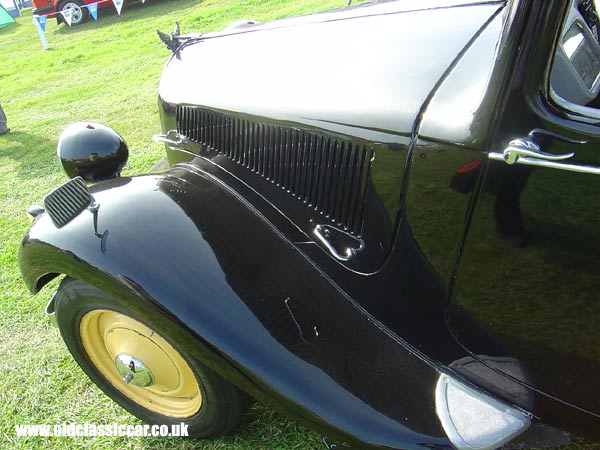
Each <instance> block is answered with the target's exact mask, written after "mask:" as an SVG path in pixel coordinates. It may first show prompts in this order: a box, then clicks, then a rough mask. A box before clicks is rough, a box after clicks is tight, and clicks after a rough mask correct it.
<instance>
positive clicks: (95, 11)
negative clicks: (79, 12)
mask: <svg viewBox="0 0 600 450" xmlns="http://www.w3.org/2000/svg"><path fill="white" fill-rule="evenodd" d="M86 6H87V9H88V11H89V12H90V15H91V16H92V17H93V18H94V20H98V3H91V4H89V5H86Z"/></svg>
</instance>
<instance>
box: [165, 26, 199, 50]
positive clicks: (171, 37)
mask: <svg viewBox="0 0 600 450" xmlns="http://www.w3.org/2000/svg"><path fill="white" fill-rule="evenodd" d="M156 32H157V33H158V37H159V38H160V40H161V41H163V42H164V44H165V45H166V46H167V48H168V49H169V50H171V51H172V52H173V53H175V52H176V51H177V49H178V48H179V47H180V46H181V45H182V44H184V43H185V42H188V41H192V40H197V39H199V38H200V37H202V35H203V33H192V34H181V29H180V27H179V22H175V28H174V29H173V32H171V33H165V32H163V31H160V30H156Z"/></svg>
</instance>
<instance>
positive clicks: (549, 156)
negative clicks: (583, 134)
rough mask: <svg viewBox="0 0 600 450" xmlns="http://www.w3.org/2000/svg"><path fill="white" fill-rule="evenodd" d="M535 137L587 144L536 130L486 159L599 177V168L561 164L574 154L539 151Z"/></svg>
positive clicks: (491, 153)
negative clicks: (541, 136)
mask: <svg viewBox="0 0 600 450" xmlns="http://www.w3.org/2000/svg"><path fill="white" fill-rule="evenodd" d="M536 135H543V136H547V137H550V138H553V139H556V140H561V141H564V142H569V143H572V144H586V143H587V142H588V141H579V140H574V139H570V138H566V137H564V136H560V135H557V134H554V133H552V132H549V131H546V130H540V129H537V128H536V129H534V130H532V131H531V133H529V136H528V137H526V138H522V139H515V140H512V141H510V142H509V143H508V147H506V148H505V149H504V151H503V152H502V153H496V152H490V153H489V154H488V158H489V159H492V160H494V161H504V162H505V163H506V164H509V165H511V166H512V165H513V164H522V165H525V166H535V167H545V168H548V169H558V170H566V171H569V172H579V173H590V174H593V175H600V167H595V166H584V165H581V164H568V163H566V164H565V163H563V162H561V161H564V160H566V159H569V158H572V157H573V156H575V153H564V154H562V155H555V154H553V153H546V152H543V151H541V149H540V145H539V144H538V143H537V142H536V141H535V140H534V137H535V136H536Z"/></svg>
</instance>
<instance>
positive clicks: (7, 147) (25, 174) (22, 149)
mask: <svg viewBox="0 0 600 450" xmlns="http://www.w3.org/2000/svg"><path fill="white" fill-rule="evenodd" d="M0 143H1V144H2V147H1V148H0V157H2V158H9V159H12V160H13V161H15V162H18V163H19V166H18V167H19V168H18V171H17V173H16V174H15V178H19V179H34V178H39V177H40V175H42V176H43V175H44V173H40V171H43V172H46V173H47V170H48V168H49V167H52V166H55V159H56V153H55V149H56V140H55V139H43V138H41V137H40V136H37V135H34V134H30V133H25V132H22V131H18V130H11V131H10V132H9V133H7V134H5V135H3V136H1V137H0Z"/></svg>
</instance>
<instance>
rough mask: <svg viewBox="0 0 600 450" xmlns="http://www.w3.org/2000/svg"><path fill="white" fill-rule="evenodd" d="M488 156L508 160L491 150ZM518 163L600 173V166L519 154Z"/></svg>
mask: <svg viewBox="0 0 600 450" xmlns="http://www.w3.org/2000/svg"><path fill="white" fill-rule="evenodd" d="M488 158H489V159H492V160H494V161H504V162H506V160H505V159H504V155H503V154H502V153H496V152H490V153H489V154H488ZM516 163H517V164H523V165H526V166H537V167H546V168H548V169H559V170H568V171H570V172H579V173H590V174H593V175H600V167H594V166H582V165H579V164H565V163H560V162H555V161H545V160H543V159H538V158H529V157H527V156H519V158H518V159H517V161H516ZM507 164H508V163H507Z"/></svg>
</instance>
